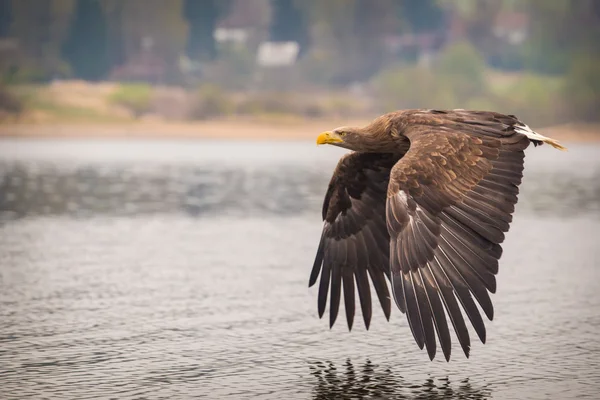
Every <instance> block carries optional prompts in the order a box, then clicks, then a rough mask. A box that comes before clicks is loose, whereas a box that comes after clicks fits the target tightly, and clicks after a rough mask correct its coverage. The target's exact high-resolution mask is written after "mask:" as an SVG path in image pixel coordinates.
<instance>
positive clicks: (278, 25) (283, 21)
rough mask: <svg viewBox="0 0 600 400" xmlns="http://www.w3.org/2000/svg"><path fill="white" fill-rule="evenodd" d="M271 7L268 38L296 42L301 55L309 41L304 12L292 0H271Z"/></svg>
mask: <svg viewBox="0 0 600 400" xmlns="http://www.w3.org/2000/svg"><path fill="white" fill-rule="evenodd" d="M271 8H272V17H271V26H270V35H269V36H270V39H271V40H273V41H281V42H283V41H295V42H298V45H299V46H300V55H302V53H304V52H305V51H306V48H307V47H308V45H309V43H310V35H309V27H308V24H307V19H306V13H304V12H303V11H302V10H301V8H299V7H298V4H297V1H294V0H271Z"/></svg>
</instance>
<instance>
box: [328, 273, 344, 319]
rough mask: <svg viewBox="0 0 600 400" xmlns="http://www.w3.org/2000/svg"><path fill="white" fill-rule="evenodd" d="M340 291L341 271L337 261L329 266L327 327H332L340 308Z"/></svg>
mask: <svg viewBox="0 0 600 400" xmlns="http://www.w3.org/2000/svg"><path fill="white" fill-rule="evenodd" d="M341 291H342V271H341V265H340V264H339V262H336V263H335V264H333V267H332V268H331V299H330V300H329V328H332V327H333V324H335V320H336V319H337V316H338V311H339V309H340V298H341V294H342V293H341Z"/></svg>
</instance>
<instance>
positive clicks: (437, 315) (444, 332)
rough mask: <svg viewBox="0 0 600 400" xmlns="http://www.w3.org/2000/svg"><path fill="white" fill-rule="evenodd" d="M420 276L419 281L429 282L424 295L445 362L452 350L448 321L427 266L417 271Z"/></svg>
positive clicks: (448, 359)
mask: <svg viewBox="0 0 600 400" xmlns="http://www.w3.org/2000/svg"><path fill="white" fill-rule="evenodd" d="M419 273H420V274H421V281H423V282H430V283H431V284H430V285H427V284H425V293H426V295H427V300H428V301H429V305H430V307H431V315H432V316H433V323H434V324H435V330H436V332H437V335H438V338H439V340H440V347H441V348H442V353H444V358H445V359H446V361H450V353H451V349H452V339H451V338H450V331H449V330H448V321H446V315H445V314H444V307H443V305H442V301H441V300H440V295H441V293H440V289H439V287H438V285H437V282H436V280H435V277H434V276H433V275H432V274H431V271H430V267H429V264H427V265H426V266H425V267H424V268H422V269H420V270H419Z"/></svg>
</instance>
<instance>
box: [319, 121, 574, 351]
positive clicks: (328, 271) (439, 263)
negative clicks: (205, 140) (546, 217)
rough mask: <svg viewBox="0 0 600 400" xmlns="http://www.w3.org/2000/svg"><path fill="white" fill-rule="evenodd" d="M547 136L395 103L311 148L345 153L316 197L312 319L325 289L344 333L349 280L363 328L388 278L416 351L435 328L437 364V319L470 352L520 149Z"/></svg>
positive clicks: (487, 305) (513, 192)
mask: <svg viewBox="0 0 600 400" xmlns="http://www.w3.org/2000/svg"><path fill="white" fill-rule="evenodd" d="M531 142H533V143H534V144H535V145H538V144H542V143H548V144H550V145H551V146H553V147H555V148H558V149H561V150H566V149H565V148H564V147H563V146H561V145H560V144H559V143H558V142H556V141H555V140H553V139H550V138H547V137H545V136H542V135H540V134H538V133H535V132H533V131H532V130H531V129H530V128H529V127H528V126H527V125H525V124H523V123H522V122H520V121H519V120H518V119H517V118H516V117H515V116H513V115H503V114H499V113H495V112H484V111H466V110H446V111H442V110H403V111H397V112H393V113H389V114H385V115H382V116H381V117H379V118H377V119H375V120H374V121H373V122H372V123H371V124H369V125H368V126H366V127H364V128H347V127H341V128H337V129H334V130H333V131H331V132H325V133H323V134H321V135H320V136H319V137H318V139H317V143H318V144H333V145H336V146H339V147H344V148H347V149H350V150H354V152H351V153H349V154H346V155H344V156H343V157H342V158H341V160H340V161H339V163H338V165H337V167H336V169H335V171H334V173H333V177H332V178H331V181H330V183H329V187H328V189H327V193H326V195H325V201H324V203H323V220H324V226H323V232H322V236H321V240H320V243H319V247H318V250H317V255H316V259H315V263H314V266H313V269H312V272H311V275H310V281H309V286H312V285H314V284H315V283H316V281H317V279H318V277H319V275H320V277H321V279H320V283H319V293H318V310H319V316H323V314H324V312H325V306H326V302H327V297H328V293H330V296H329V297H330V305H329V323H330V326H333V324H334V322H335V320H336V318H337V315H338V311H339V305H340V299H341V294H342V292H343V295H344V304H345V310H346V319H347V321H348V327H349V328H350V329H351V328H352V324H353V321H354V312H355V287H356V291H357V292H358V297H359V301H360V305H361V310H362V315H363V319H364V323H365V326H366V327H367V329H368V328H369V324H370V321H371V291H370V288H369V278H368V277H370V279H371V283H372V284H373V287H374V288H375V293H376V294H377V297H378V299H379V303H380V304H381V307H382V308H383V312H384V314H385V316H386V318H388V319H389V316H390V311H391V310H390V309H391V303H390V294H389V289H388V286H387V282H386V277H387V279H388V280H389V281H390V283H391V288H392V293H393V297H394V300H395V303H396V305H397V306H398V308H399V309H400V310H401V311H402V313H404V314H406V316H407V319H408V324H409V326H410V329H411V331H412V334H413V336H414V338H415V341H416V342H417V345H418V346H419V348H421V349H422V348H423V347H425V348H426V349H427V352H428V355H429V358H430V359H433V358H434V356H435V353H436V335H437V338H438V340H439V343H440V347H441V349H442V352H443V353H444V357H445V358H446V360H449V359H450V350H451V338H450V330H449V327H448V321H447V319H446V315H447V316H448V319H449V320H450V323H451V324H452V326H453V327H454V332H455V334H456V336H457V338H458V342H459V343H460V345H461V347H462V349H463V352H464V353H465V355H466V356H467V357H468V356H469V349H470V343H471V342H470V340H471V339H470V337H469V332H468V330H467V326H466V323H465V319H464V316H463V312H461V307H462V310H463V311H464V314H466V316H467V318H468V319H469V320H470V321H471V324H472V325H473V328H474V329H475V332H476V333H477V336H478V337H479V339H480V340H481V341H482V342H483V343H485V339H486V331H485V325H484V323H483V318H482V317H481V314H480V312H479V310H478V308H477V305H476V302H475V301H477V303H478V304H479V305H480V307H481V309H482V310H483V312H484V313H485V315H486V317H487V318H488V319H490V320H491V319H492V318H493V315H494V309H493V306H492V303H491V300H490V296H489V293H488V292H491V293H494V292H495V291H496V279H495V275H496V273H497V272H498V260H499V259H500V256H501V254H502V248H501V246H500V244H501V243H502V241H503V240H504V235H505V233H506V232H507V231H508V229H509V225H510V222H511V221H512V213H513V212H514V209H515V204H516V203H517V195H518V193H519V189H518V186H519V184H520V183H521V179H522V176H523V160H524V157H525V154H524V150H525V149H526V148H527V146H529V144H530V143H531Z"/></svg>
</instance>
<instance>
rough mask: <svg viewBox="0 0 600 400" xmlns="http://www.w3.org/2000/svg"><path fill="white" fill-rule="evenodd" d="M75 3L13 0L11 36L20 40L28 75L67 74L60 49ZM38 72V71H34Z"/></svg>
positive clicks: (72, 0) (48, 75) (66, 1)
mask: <svg viewBox="0 0 600 400" xmlns="http://www.w3.org/2000/svg"><path fill="white" fill-rule="evenodd" d="M73 6H74V0H13V1H12V3H11V8H12V14H13V23H12V25H11V35H12V36H14V37H16V38H17V39H18V40H19V46H20V52H21V54H22V56H23V59H24V61H25V63H26V64H27V67H25V68H28V69H30V70H31V71H29V72H28V73H30V74H33V75H36V76H37V79H44V78H49V77H51V76H52V75H54V74H57V73H59V74H62V73H64V72H65V69H66V68H65V64H64V62H63V61H62V60H61V58H60V48H61V43H62V40H63V38H64V36H65V33H66V28H67V26H68V23H67V22H68V21H69V18H70V16H71V13H72V11H73ZM33 70H35V71H33Z"/></svg>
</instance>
